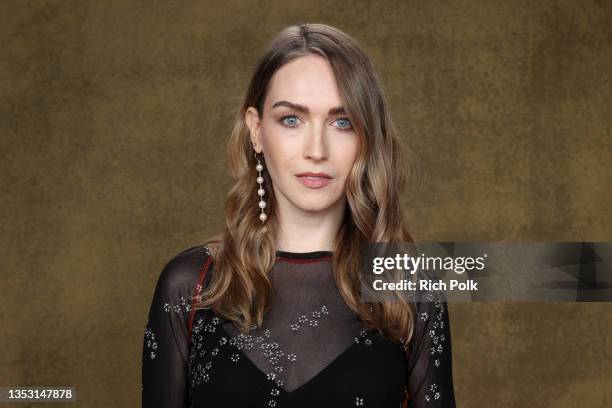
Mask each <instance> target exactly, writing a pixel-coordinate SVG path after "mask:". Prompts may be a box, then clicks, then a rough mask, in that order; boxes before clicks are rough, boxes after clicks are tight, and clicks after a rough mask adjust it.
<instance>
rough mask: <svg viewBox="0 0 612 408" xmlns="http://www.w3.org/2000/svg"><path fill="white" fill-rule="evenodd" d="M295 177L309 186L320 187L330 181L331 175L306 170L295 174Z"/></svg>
mask: <svg viewBox="0 0 612 408" xmlns="http://www.w3.org/2000/svg"><path fill="white" fill-rule="evenodd" d="M296 177H297V178H298V180H300V182H301V183H302V184H304V185H305V186H306V187H309V188H321V187H325V186H326V185H327V184H329V182H330V181H331V179H332V177H331V176H330V175H329V174H326V173H321V172H318V173H313V172H306V173H300V174H296Z"/></svg>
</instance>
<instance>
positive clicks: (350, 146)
mask: <svg viewBox="0 0 612 408" xmlns="http://www.w3.org/2000/svg"><path fill="white" fill-rule="evenodd" d="M358 147H359V145H358V144H357V143H354V140H348V141H346V143H342V144H339V145H338V146H337V148H336V149H335V150H336V155H335V157H336V160H334V161H335V162H336V164H337V166H338V167H339V168H341V169H342V174H343V176H344V177H347V176H348V174H349V173H350V171H351V169H352V168H353V164H354V163H355V160H356V159H357V152H358Z"/></svg>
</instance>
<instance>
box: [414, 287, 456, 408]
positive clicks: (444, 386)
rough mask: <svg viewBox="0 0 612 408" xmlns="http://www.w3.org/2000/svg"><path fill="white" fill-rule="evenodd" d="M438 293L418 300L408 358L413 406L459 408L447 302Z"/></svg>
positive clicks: (418, 407) (417, 407)
mask: <svg viewBox="0 0 612 408" xmlns="http://www.w3.org/2000/svg"><path fill="white" fill-rule="evenodd" d="M436 296H437V298H435V299H433V297H432V299H433V301H428V302H419V303H416V315H415V331H414V335H413V338H412V339H411V341H410V349H409V351H410V357H409V360H408V395H409V401H408V406H409V407H414V408H420V407H455V393H454V389H453V370H452V350H451V336H450V324H449V317H448V309H447V303H446V302H445V300H444V298H443V296H440V295H439V294H437V295H436Z"/></svg>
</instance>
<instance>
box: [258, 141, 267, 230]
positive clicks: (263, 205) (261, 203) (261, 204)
mask: <svg viewBox="0 0 612 408" xmlns="http://www.w3.org/2000/svg"><path fill="white" fill-rule="evenodd" d="M255 160H257V166H255V169H257V171H258V172H259V176H257V183H258V184H259V190H257V195H258V196H259V208H261V214H259V219H260V220H261V222H262V223H263V222H264V221H265V220H267V219H268V216H267V215H266V213H265V212H264V208H266V202H265V201H264V200H263V195H264V194H266V190H264V189H263V187H262V186H261V185H262V184H263V182H264V178H263V177H262V176H261V171H262V170H263V169H264V166H263V164H261V162H260V161H259V158H258V157H257V153H255Z"/></svg>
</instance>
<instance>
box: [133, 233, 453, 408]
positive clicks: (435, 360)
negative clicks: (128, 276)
mask: <svg viewBox="0 0 612 408" xmlns="http://www.w3.org/2000/svg"><path fill="white" fill-rule="evenodd" d="M276 255H277V257H276V261H275V264H274V267H273V269H272V271H271V272H270V279H271V281H272V286H273V296H272V303H271V305H270V309H269V311H268V312H267V314H266V315H265V317H264V324H263V325H262V327H256V326H253V327H251V330H250V332H249V333H248V334H243V333H240V332H239V330H238V329H237V328H236V326H234V324H233V322H231V321H226V320H225V319H223V318H222V317H220V316H217V315H216V314H215V313H214V312H213V311H212V309H205V310H201V309H198V310H196V309H194V308H193V303H194V299H197V298H198V296H199V295H200V293H201V292H202V289H203V288H204V287H206V285H207V284H208V283H209V282H210V278H211V277H212V274H213V273H214V266H213V262H212V257H211V255H210V251H209V249H208V248H207V247H206V246H204V245H200V246H196V247H192V248H189V249H187V250H185V251H183V252H181V253H179V254H178V255H176V256H175V257H174V258H173V259H172V260H170V262H168V263H167V264H166V266H165V267H164V269H163V270H162V272H161V275H160V277H159V280H158V282H157V286H156V288H155V293H154V295H153V300H152V303H151V307H150V309H149V316H148V322H147V325H146V328H145V334H144V345H143V355H142V387H141V391H142V406H143V407H144V408H170V407H175V408H187V407H190V408H209V407H241V408H244V407H260V408H261V407H282V408H286V407H291V408H293V407H310V408H311V407H367V408H400V407H454V406H455V398H454V392H453V383H452V364H451V360H452V357H451V356H452V354H451V338H450V327H449V319H448V311H447V305H446V303H445V301H444V299H443V298H442V300H435V299H434V298H433V297H432V298H431V301H427V302H419V303H416V306H417V313H416V316H415V317H416V321H415V323H416V324H415V333H414V335H413V337H412V339H411V340H410V342H409V345H408V347H407V348H406V347H404V345H402V344H401V343H400V342H395V341H391V340H390V339H387V338H385V337H384V336H382V335H380V334H379V333H378V332H377V331H376V330H366V329H365V327H364V326H363V325H362V323H361V321H360V320H359V318H358V316H357V314H355V313H354V312H353V311H352V310H351V309H350V308H349V307H348V306H347V305H346V303H345V302H344V300H343V298H342V296H341V295H340V292H339V291H338V288H337V287H336V284H335V281H334V279H333V275H332V259H333V258H332V257H333V254H332V252H329V251H316V252H305V253H294V252H284V251H277V252H276Z"/></svg>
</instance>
